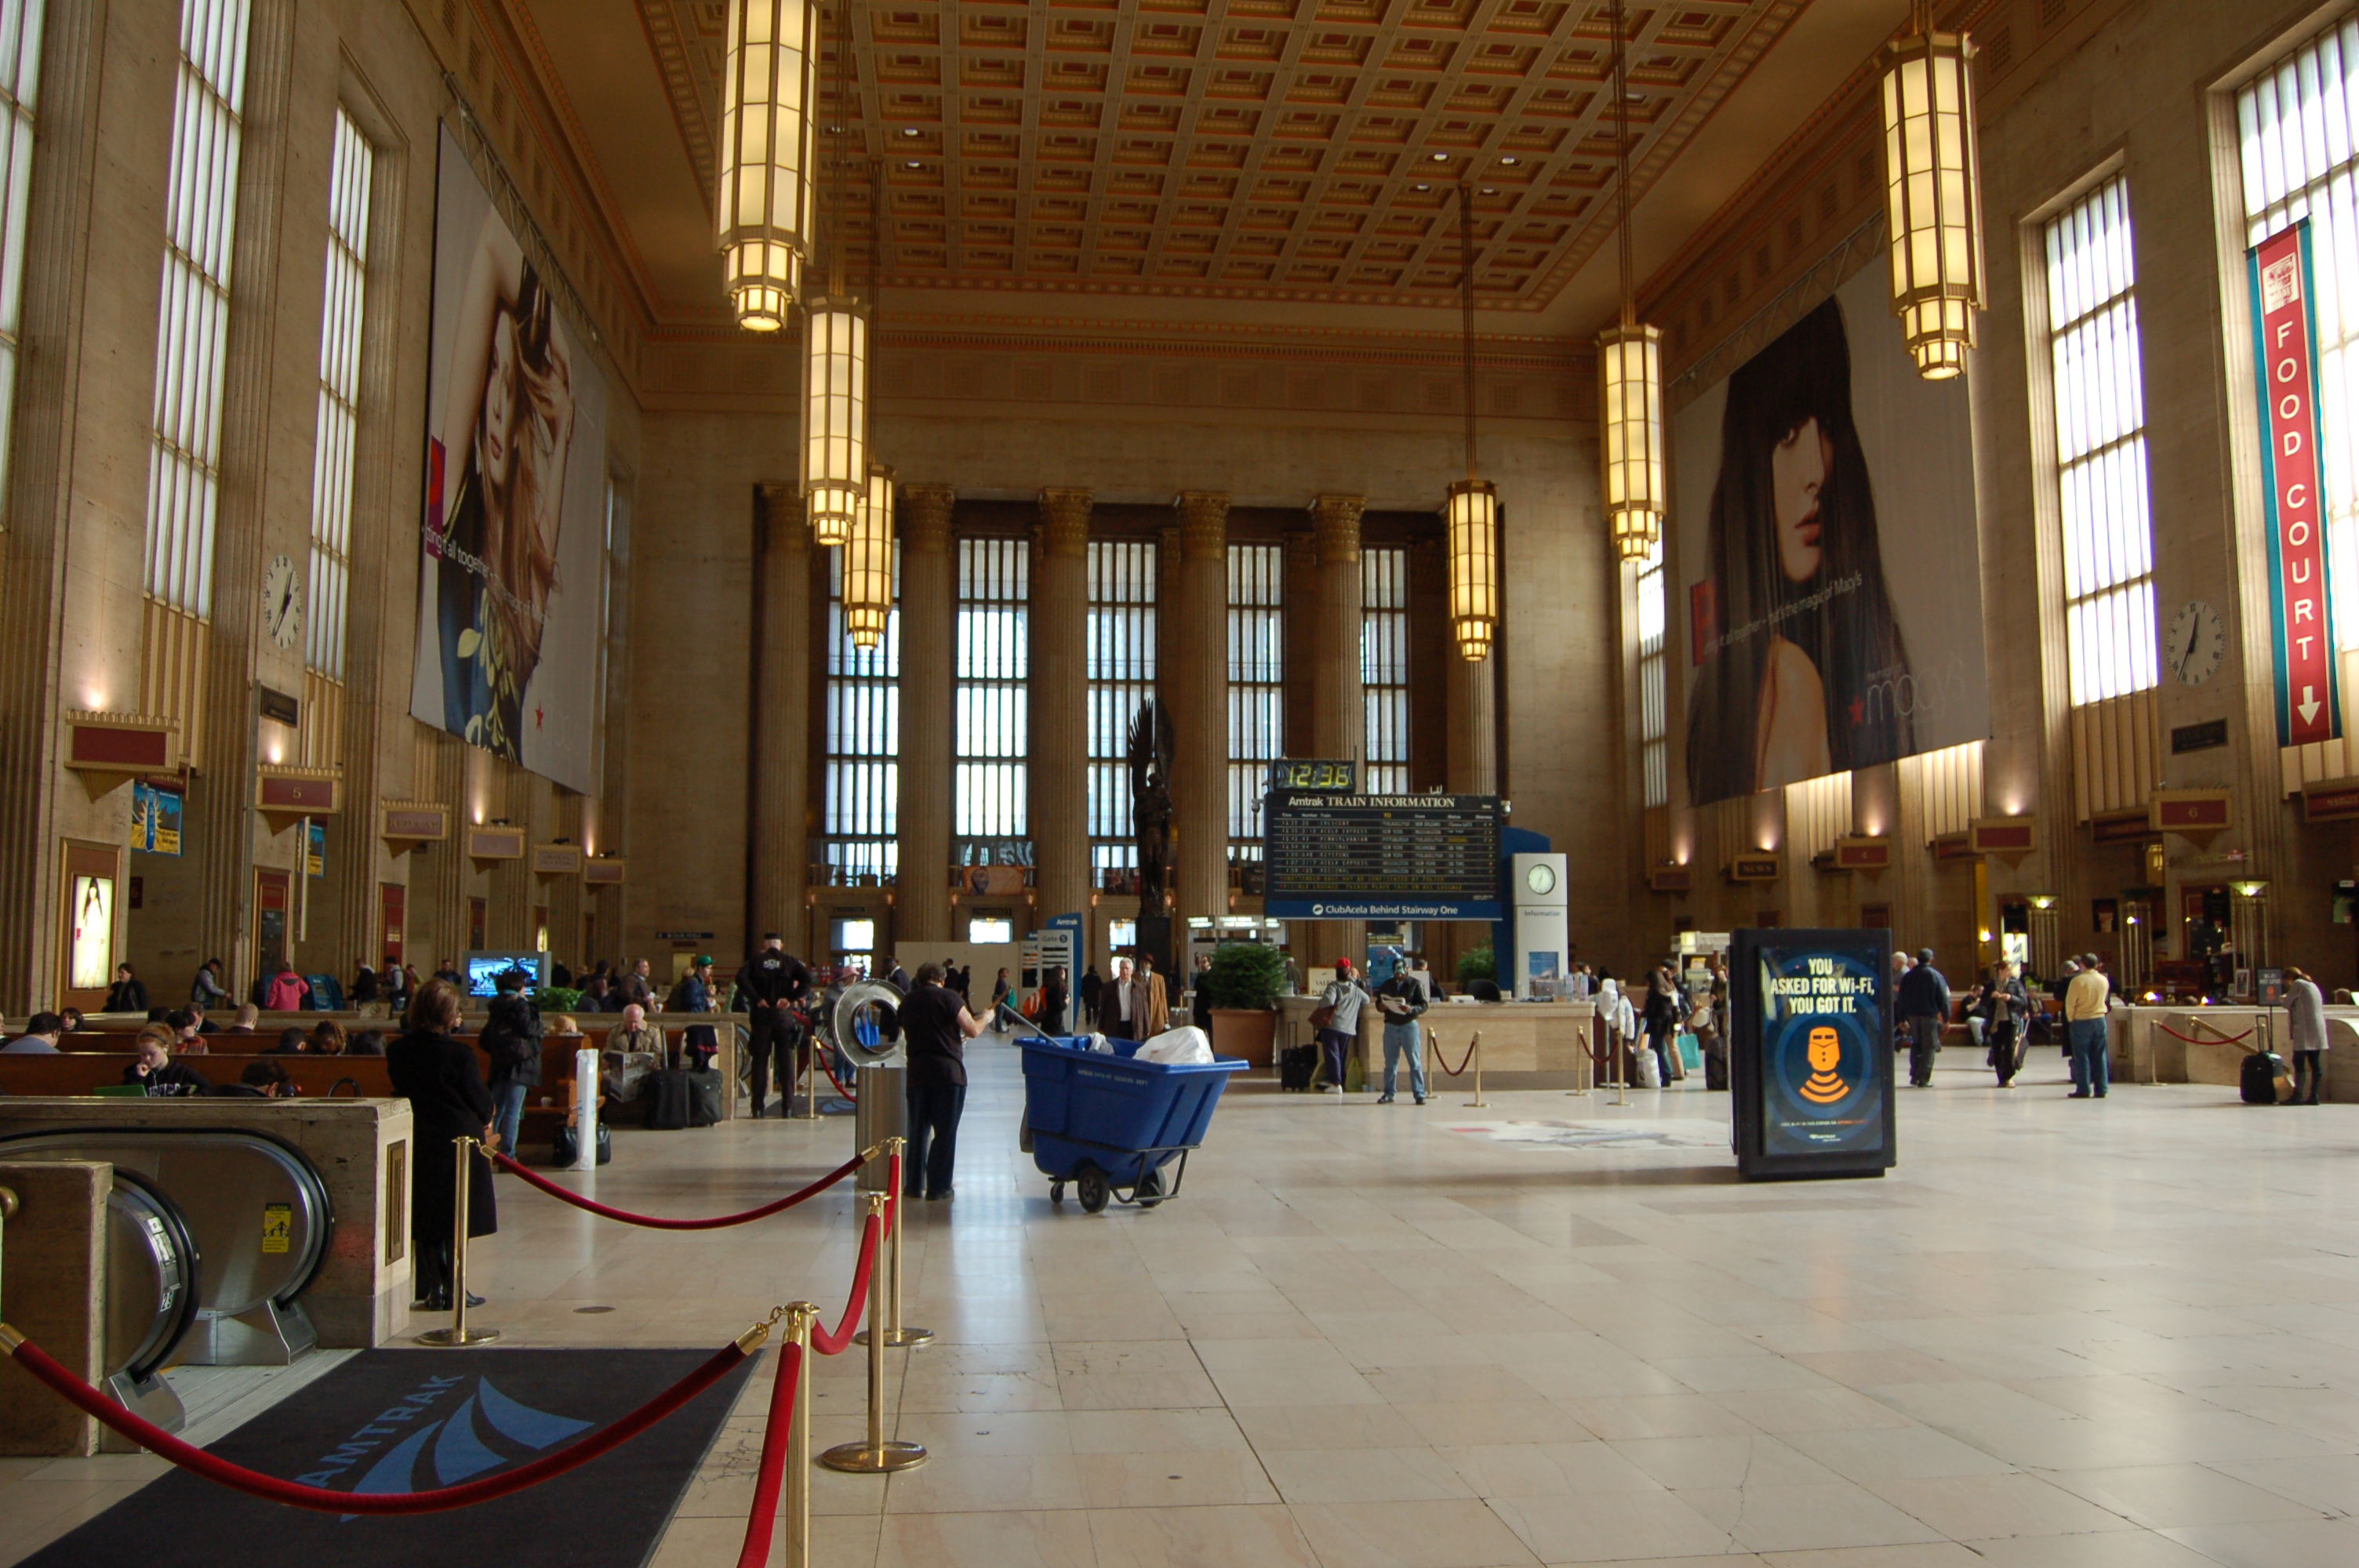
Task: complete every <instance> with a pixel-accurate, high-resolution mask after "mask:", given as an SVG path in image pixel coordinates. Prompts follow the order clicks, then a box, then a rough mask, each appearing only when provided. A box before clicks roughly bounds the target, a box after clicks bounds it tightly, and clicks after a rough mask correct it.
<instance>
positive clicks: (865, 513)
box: [843, 463, 893, 648]
mask: <svg viewBox="0 0 2359 1568" xmlns="http://www.w3.org/2000/svg"><path fill="white" fill-rule="evenodd" d="M892 619H893V470H891V469H889V468H887V467H886V466H885V465H884V464H883V463H870V464H869V465H868V489H867V492H866V493H865V494H864V495H863V496H862V497H861V498H860V514H859V516H858V517H857V518H856V519H855V520H854V521H853V525H852V536H851V537H850V538H848V539H846V540H845V541H844V544H843V627H844V630H845V631H847V632H849V633H852V645H853V647H855V648H873V647H875V646H876V644H877V643H878V642H879V641H880V640H882V639H883V637H884V635H885V627H886V623H887V622H890V621H891V620H892Z"/></svg>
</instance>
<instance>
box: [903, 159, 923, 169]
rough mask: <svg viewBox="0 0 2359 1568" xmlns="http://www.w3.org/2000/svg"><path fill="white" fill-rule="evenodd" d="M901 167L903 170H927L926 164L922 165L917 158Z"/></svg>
mask: <svg viewBox="0 0 2359 1568" xmlns="http://www.w3.org/2000/svg"><path fill="white" fill-rule="evenodd" d="M901 167H902V168H925V167H926V166H925V165H924V164H922V163H919V161H918V160H917V159H916V158H911V159H910V160H909V161H908V162H907V163H905V164H903V165H902V166H901Z"/></svg>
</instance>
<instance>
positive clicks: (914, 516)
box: [900, 484, 958, 556]
mask: <svg viewBox="0 0 2359 1568" xmlns="http://www.w3.org/2000/svg"><path fill="white" fill-rule="evenodd" d="M957 503H958V492H957V491H955V490H952V489H951V487H950V486H949V485H946V484H905V485H903V486H902V487H901V506H900V512H901V546H902V548H904V549H906V550H907V551H908V552H909V554H911V555H913V556H919V555H925V556H945V555H948V554H950V548H951V507H953V506H955V505H956V504H957Z"/></svg>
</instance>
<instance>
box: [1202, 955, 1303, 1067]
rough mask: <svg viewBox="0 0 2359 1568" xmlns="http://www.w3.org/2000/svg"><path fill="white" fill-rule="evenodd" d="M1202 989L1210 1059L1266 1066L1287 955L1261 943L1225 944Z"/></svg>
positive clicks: (1270, 1059) (1282, 989)
mask: <svg viewBox="0 0 2359 1568" xmlns="http://www.w3.org/2000/svg"><path fill="white" fill-rule="evenodd" d="M1203 986H1204V990H1205V992H1206V994H1207V995H1208V996H1209V997H1210V998H1211V999H1212V1052H1213V1054H1215V1055H1221V1056H1241V1057H1243V1058H1244V1059H1245V1060H1246V1061H1248V1062H1250V1063H1252V1064H1253V1065H1255V1066H1256V1067H1266V1066H1269V1065H1271V1063H1272V1060H1273V1058H1272V1055H1271V1050H1272V1047H1273V1045H1274V1044H1275V1043H1276V1041H1277V999H1278V996H1279V994H1280V993H1281V992H1283V991H1284V990H1285V989H1286V955H1285V954H1283V953H1281V952H1279V951H1278V950H1277V948H1276V947H1273V946H1269V945H1268V944H1267V943H1265V942H1223V943H1222V944H1221V945H1220V946H1217V947H1215V948H1213V949H1212V968H1210V969H1208V970H1207V971H1205V974H1204V979H1203Z"/></svg>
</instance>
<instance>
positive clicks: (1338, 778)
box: [1269, 758, 1360, 795]
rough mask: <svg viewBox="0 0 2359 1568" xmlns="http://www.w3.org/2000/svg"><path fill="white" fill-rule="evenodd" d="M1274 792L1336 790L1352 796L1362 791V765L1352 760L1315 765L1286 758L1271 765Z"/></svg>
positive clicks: (1270, 784)
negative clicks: (1359, 789)
mask: <svg viewBox="0 0 2359 1568" xmlns="http://www.w3.org/2000/svg"><path fill="white" fill-rule="evenodd" d="M1269 787H1270V788H1272V789H1274V790H1275V789H1320V790H1333V791H1335V792H1336V793H1338V794H1341V795H1350V794H1352V793H1353V792H1354V791H1356V790H1357V789H1358V788H1359V787H1360V765H1359V764H1358V763H1357V762H1351V761H1349V760H1346V761H1343V762H1314V761H1304V760H1299V759H1295V758H1285V759H1281V760H1280V761H1278V762H1272V763H1270V765H1269Z"/></svg>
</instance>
